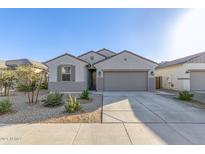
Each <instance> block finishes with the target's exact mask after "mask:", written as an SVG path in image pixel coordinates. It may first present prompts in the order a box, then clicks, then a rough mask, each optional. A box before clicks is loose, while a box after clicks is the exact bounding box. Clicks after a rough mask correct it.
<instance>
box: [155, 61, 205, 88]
mask: <svg viewBox="0 0 205 154" xmlns="http://www.w3.org/2000/svg"><path fill="white" fill-rule="evenodd" d="M200 69H201V70H204V69H205V63H193V62H192V63H185V64H181V65H175V66H170V67H166V68H161V69H157V70H156V71H155V74H156V76H162V88H164V89H173V90H190V73H189V72H188V71H189V70H200ZM168 78H169V79H168ZM171 83H173V84H174V87H171Z"/></svg>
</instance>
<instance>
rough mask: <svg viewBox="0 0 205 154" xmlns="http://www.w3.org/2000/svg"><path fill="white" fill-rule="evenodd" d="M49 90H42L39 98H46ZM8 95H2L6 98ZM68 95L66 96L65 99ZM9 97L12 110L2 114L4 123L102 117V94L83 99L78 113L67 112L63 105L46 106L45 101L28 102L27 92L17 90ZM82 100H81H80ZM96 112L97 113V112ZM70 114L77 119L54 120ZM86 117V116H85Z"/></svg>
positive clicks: (1, 120) (0, 121)
mask: <svg viewBox="0 0 205 154" xmlns="http://www.w3.org/2000/svg"><path fill="white" fill-rule="evenodd" d="M47 93H48V92H47V91H41V92H40V96H39V100H41V99H42V98H44V97H45V96H46V95H47ZM5 98H8V97H0V100H1V99H5ZM66 98H67V96H64V100H65V99H66ZM9 99H10V100H11V102H12V104H13V105H12V112H10V113H6V114H2V115H0V123H3V124H16V123H35V122H43V121H45V122H78V120H77V119H79V118H76V117H79V115H84V116H83V117H84V120H85V122H92V120H89V117H92V118H93V116H98V117H94V118H93V119H95V121H94V122H96V119H99V117H100V118H101V114H99V113H101V107H102V95H99V94H92V95H91V100H90V101H82V103H81V109H80V111H78V112H77V113H73V114H70V113H67V112H65V108H64V106H63V105H61V106H58V107H54V108H51V107H44V106H43V102H41V101H39V102H38V103H37V104H28V103H27V97H26V95H25V93H20V92H16V93H14V95H13V96H10V97H9ZM80 101H81V100H80ZM95 113H96V114H95ZM69 116H71V117H73V119H76V120H72V118H71V120H69V121H68V120H66V121H65V120H64V121H63V120H56V121H55V120H54V119H55V118H61V117H62V118H63V117H64V118H65V117H67V119H70V118H68V117H69ZM85 117H86V118H85ZM79 122H84V121H83V120H82V119H79Z"/></svg>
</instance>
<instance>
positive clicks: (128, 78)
mask: <svg viewBox="0 0 205 154" xmlns="http://www.w3.org/2000/svg"><path fill="white" fill-rule="evenodd" d="M147 76H148V75H147V72H145V71H144V72H142V71H140V72H139V71H136V72H124V71H112V72H104V90H105V91H146V90H147V81H148V80H147Z"/></svg>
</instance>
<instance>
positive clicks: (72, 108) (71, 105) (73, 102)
mask: <svg viewBox="0 0 205 154" xmlns="http://www.w3.org/2000/svg"><path fill="white" fill-rule="evenodd" d="M65 109H66V112H70V113H73V112H76V111H78V110H79V109H80V102H79V101H78V100H77V98H76V97H73V96H70V97H69V99H68V100H67V102H66V104H65Z"/></svg>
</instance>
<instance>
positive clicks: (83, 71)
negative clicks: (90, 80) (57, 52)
mask: <svg viewBox="0 0 205 154" xmlns="http://www.w3.org/2000/svg"><path fill="white" fill-rule="evenodd" d="M59 65H74V66H75V73H76V74H75V81H76V82H82V81H83V82H87V68H86V63H84V62H81V61H79V60H77V59H75V58H73V57H70V56H68V55H65V56H62V57H60V58H58V59H55V60H52V61H50V62H48V63H47V66H48V71H49V82H57V67H58V66H59Z"/></svg>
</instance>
